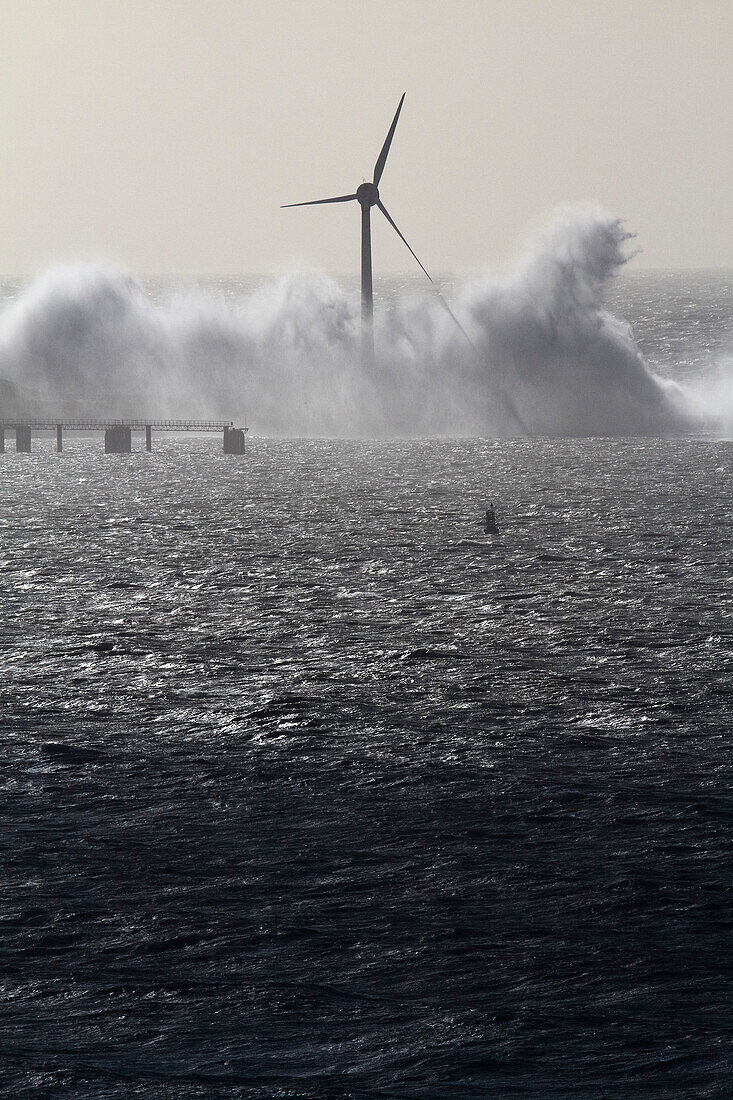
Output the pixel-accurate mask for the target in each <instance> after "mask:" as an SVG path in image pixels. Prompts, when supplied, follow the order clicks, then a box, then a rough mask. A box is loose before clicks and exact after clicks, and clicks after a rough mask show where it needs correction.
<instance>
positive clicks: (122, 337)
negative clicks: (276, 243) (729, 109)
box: [0, 206, 706, 436]
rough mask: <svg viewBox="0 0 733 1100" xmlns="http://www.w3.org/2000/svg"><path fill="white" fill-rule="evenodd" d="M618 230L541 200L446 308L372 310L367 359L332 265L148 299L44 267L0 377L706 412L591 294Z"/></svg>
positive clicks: (43, 394)
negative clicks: (527, 237)
mask: <svg viewBox="0 0 733 1100" xmlns="http://www.w3.org/2000/svg"><path fill="white" fill-rule="evenodd" d="M629 240H630V236H629V234H628V233H627V232H626V231H625V230H624V228H623V226H622V224H621V223H620V222H619V221H618V219H615V218H613V217H611V216H609V215H607V214H605V213H603V212H602V211H598V210H596V209H594V208H591V207H587V206H581V207H575V208H571V209H567V210H563V211H561V212H560V213H558V214H555V215H554V216H553V217H552V219H551V220H550V221H549V222H548V223H547V224H546V225H545V226H544V227H543V228H542V229H541V231H540V232H539V233H538V235H537V237H536V239H535V241H534V242H533V243H532V244H531V246H530V247H529V248H528V249H527V250H526V251H525V252H524V253H523V255H522V256H521V258H520V260H519V262H518V263H517V265H516V267H515V268H514V270H513V271H512V272H510V274H509V275H508V276H505V277H503V278H497V277H495V276H488V275H487V276H485V277H483V278H480V279H474V280H470V281H467V282H465V283H464V284H463V285H462V286H461V287H460V288H459V289H458V291H457V293H456V295H455V297H454V300H453V301H452V303H451V309H452V311H453V313H454V314H455V318H457V319H458V321H459V322H460V325H457V324H456V322H455V319H454V318H453V317H451V315H450V313H449V312H448V311H446V309H445V308H444V304H443V303H442V302H441V301H440V300H439V299H438V298H436V297H435V296H431V294H430V293H429V292H426V294H425V295H424V296H422V297H420V298H416V297H414V296H412V297H405V298H403V299H400V300H398V301H397V302H396V303H395V304H394V305H393V307H392V308H390V309H389V310H386V311H381V312H380V313H379V315H378V318H377V323H376V346H377V361H376V363H375V366H374V369H373V370H369V371H364V370H362V369H361V367H360V360H359V318H358V313H357V312H356V311H355V309H354V306H353V303H352V302H351V301H350V299H349V297H348V296H347V294H346V293H345V291H344V290H343V288H341V287H340V286H339V285H338V284H337V283H336V282H335V281H334V280H332V279H330V278H328V277H327V276H325V275H323V274H319V273H312V272H304V271H298V272H290V273H288V274H286V275H284V276H282V277H281V278H279V279H277V280H273V281H271V282H270V283H267V284H266V285H264V286H262V287H260V288H258V289H257V290H256V291H254V292H252V293H250V294H247V295H244V296H243V297H242V298H241V299H240V300H239V301H238V302H236V303H235V304H232V303H230V302H225V301H223V300H222V299H221V298H217V297H215V296H213V295H211V294H206V293H204V292H201V291H196V292H191V293H188V294H185V295H181V294H179V295H177V296H175V297H173V298H170V299H168V300H167V301H164V302H163V303H161V304H157V303H154V302H153V301H152V300H151V298H150V297H149V296H148V295H147V294H146V293H145V291H144V289H143V287H142V285H141V284H140V283H139V282H138V281H137V280H135V279H134V278H132V277H131V276H130V275H128V274H126V273H124V272H121V271H119V270H117V269H115V268H112V267H108V266H100V265H96V266H77V267H71V268H69V267H56V268H53V269H51V270H49V271H47V272H45V273H44V274H42V275H41V276H40V277H38V278H37V279H36V280H35V281H34V282H33V283H32V284H31V286H30V287H29V288H28V290H27V291H26V293H25V294H24V295H22V296H21V297H20V298H19V299H18V301H16V302H14V303H12V304H11V305H10V306H8V307H7V309H6V310H5V313H4V314H3V316H2V318H0V377H3V378H7V379H10V380H11V381H12V382H14V383H15V384H16V385H18V386H20V387H22V388H23V390H24V391H26V392H29V393H35V394H37V395H40V399H42V400H44V401H45V402H46V403H47V404H48V406H49V411H51V410H52V408H53V407H54V406H55V405H56V404H58V402H59V401H63V402H65V405H66V407H68V403H69V402H70V401H71V402H73V403H75V406H76V407H77V409H78V411H79V413H80V414H82V413H88V414H89V415H115V416H124V415H132V414H137V415H144V414H155V415H157V416H163V415H169V416H173V415H176V416H189V415H195V416H204V415H217V416H223V415H224V416H231V417H232V418H234V419H240V418H242V417H243V416H244V415H245V414H246V415H248V416H249V420H250V422H251V424H252V426H253V427H254V428H255V429H256V430H257V431H258V432H260V433H265V434H267V433H269V434H289V435H332V436H348V435H388V434H393V435H408V436H409V435H506V434H510V435H517V434H525V433H531V434H544V435H589V434H613V435H628V434H662V433H669V432H675V431H681V430H687V429H689V428H690V427H692V426H693V425H694V424H696V423H697V422H698V421H699V418H700V417H701V416H704V415H705V412H706V406H705V403H704V401H703V400H702V399H701V398H699V397H698V399H697V400H692V399H691V398H690V396H689V395H688V394H686V392H685V391H684V390H683V389H682V388H681V387H679V386H677V385H676V384H675V383H672V382H669V381H667V380H665V379H662V378H661V377H659V376H658V375H656V374H655V373H654V372H653V371H652V370H651V369H650V367H649V366H648V364H647V363H646V361H645V359H644V357H643V356H642V354H641V352H640V351H639V349H638V347H637V346H636V344H635V342H634V338H633V335H632V333H631V331H630V329H629V327H628V326H627V325H626V324H624V322H623V321H621V320H619V319H617V318H616V317H614V316H613V315H611V314H610V313H609V312H607V311H606V310H605V309H604V295H605V293H606V291H607V288H608V286H609V283H610V281H611V280H612V279H613V278H614V276H615V275H616V273H617V272H618V271H619V270H620V269H621V267H622V266H623V265H624V264H625V263H626V262H627V259H628V254H627V251H626V249H627V247H628V242H629Z"/></svg>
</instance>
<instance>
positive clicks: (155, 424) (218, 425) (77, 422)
mask: <svg viewBox="0 0 733 1100" xmlns="http://www.w3.org/2000/svg"><path fill="white" fill-rule="evenodd" d="M232 427H234V421H233V420H155V419H150V420H146V419H144V418H141V417H133V418H131V419H116V420H114V419H110V418H109V417H101V418H99V419H91V418H79V417H76V416H74V417H63V416H62V417H59V418H58V419H57V420H49V419H48V418H46V419H43V418H40V419H39V418H38V417H35V416H16V417H0V428H7V429H12V428H31V429H32V430H33V431H37V432H41V431H54V430H55V429H56V428H61V429H62V430H64V431H70V432H83V431H85V430H87V431H106V430H107V429H108V428H130V429H131V430H132V431H134V432H136V431H144V430H145V428H150V429H151V430H152V431H156V432H223V431H224V429H225V428H232Z"/></svg>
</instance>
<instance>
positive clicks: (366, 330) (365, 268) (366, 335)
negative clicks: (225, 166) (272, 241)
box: [280, 92, 433, 366]
mask: <svg viewBox="0 0 733 1100" xmlns="http://www.w3.org/2000/svg"><path fill="white" fill-rule="evenodd" d="M404 101H405V93H404V92H403V93H402V99H401V100H400V102H399V104H398V107H397V110H396V111H395V116H394V118H393V119H392V125H391V126H390V128H389V133H388V134H387V137H386V138H385V141H384V145H383V146H382V151H381V153H380V154H379V156H378V157H377V163H376V164H375V165H374V175H373V177H372V182H371V183H362V184H361V185H360V186H359V187H357V189H356V193H355V194H353V195H337V196H336V197H335V198H333V199H312V200H311V201H310V202H289V203H286V204H285V205H284V206H281V207H280V209H281V210H288V209H290V208H291V207H293V206H321V205H323V204H324V203H330V202H352V201H354V200H355V201H356V202H358V203H359V205H360V206H361V358H362V363H363V364H364V366H373V364H374V331H373V328H372V318H373V315H374V299H373V294H372V225H371V214H372V207H373V206H376V207H377V208H378V209H379V210H381V212H382V213H383V214H384V216H385V218H386V219H387V221H388V222H389V224H390V225H391V226H392V228H393V229H394V231H395V232H396V233H397V235H398V237H400V238H401V239H402V240H403V241H404V243H405V244H406V245H407V247H408V248H409V249H410V252H412V255H413V256H414V257H415V259H416V260H417V262H418V263H419V264H420V267H422V269H423V271H425V274H426V275H427V276H428V279H430V275H428V272H427V271H426V270H425V268H424V267H423V265H422V264H421V263H420V261H419V260H418V259H417V256H415V253H414V252H413V251H412V249H411V248H410V246H409V244H407V241H406V240H405V238H404V236H403V235H402V233H401V232H400V231H399V229H398V228H397V226H396V225H395V223H394V221H393V220H392V217H391V216H390V214H389V213H388V211H387V208H386V207H385V205H384V203H383V202H382V200H381V199H380V197H379V181H380V180H381V178H382V173H383V172H384V166H385V164H386V163H387V155H388V153H389V148H390V146H391V144H392V138H393V137H394V132H395V130H396V129H397V119H398V118H399V117H400V111H401V110H402V104H403V103H404ZM430 281H431V282H432V281H433V280H432V279H430Z"/></svg>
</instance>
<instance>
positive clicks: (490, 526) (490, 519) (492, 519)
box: [484, 504, 499, 535]
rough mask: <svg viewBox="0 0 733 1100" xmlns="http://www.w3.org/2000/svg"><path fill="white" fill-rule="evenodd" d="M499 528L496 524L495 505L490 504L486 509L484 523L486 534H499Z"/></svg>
mask: <svg viewBox="0 0 733 1100" xmlns="http://www.w3.org/2000/svg"><path fill="white" fill-rule="evenodd" d="M498 533H499V528H498V527H497V526H496V513H495V512H494V505H493V504H490V505H489V507H488V508H487V509H486V521H485V523H484V534H485V535H497V534H498Z"/></svg>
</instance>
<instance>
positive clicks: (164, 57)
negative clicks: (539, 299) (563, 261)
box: [0, 0, 733, 274]
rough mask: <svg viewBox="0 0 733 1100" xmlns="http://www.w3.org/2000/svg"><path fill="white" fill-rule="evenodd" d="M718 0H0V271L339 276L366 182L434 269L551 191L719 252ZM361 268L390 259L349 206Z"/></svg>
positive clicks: (516, 227)
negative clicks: (385, 149)
mask: <svg viewBox="0 0 733 1100" xmlns="http://www.w3.org/2000/svg"><path fill="white" fill-rule="evenodd" d="M732 74H733V2H731V0H679V2H678V0H630V2H626V0H359V2H355V0H0V91H1V99H0V135H1V137H2V163H1V164H0V270H2V271H4V272H5V273H8V274H11V273H30V272H32V271H35V270H37V269H38V268H39V267H41V266H43V265H44V264H46V263H47V262H49V261H52V260H67V259H79V258H82V259H86V258H91V259H96V258H100V257H103V258H107V259H111V260H114V261H118V262H120V263H122V264H124V265H126V266H127V267H129V268H131V269H132V270H134V271H136V272H139V273H155V272H170V273H173V272H201V273H205V272H221V273H239V272H242V273H246V272H250V273H260V272H261V273H265V272H269V271H273V270H277V269H280V268H282V267H284V266H286V265H287V264H289V263H290V262H291V261H293V260H298V261H305V262H307V263H309V264H310V265H312V266H315V267H320V268H324V269H326V270H327V271H331V272H333V273H345V272H353V273H354V274H356V273H358V267H359V207H358V205H357V204H356V203H354V204H348V205H347V204H344V205H340V206H327V207H320V208H319V207H316V208H310V209H308V208H306V209H303V210H280V209H279V206H280V204H281V203H287V202H297V201H302V200H306V199H312V198H321V197H325V196H329V195H339V194H344V193H348V192H351V191H354V190H355V189H356V187H357V186H358V184H359V183H360V182H361V181H362V179H364V178H370V177H371V174H372V170H373V167H374V161H375V159H376V157H377V154H378V152H379V149H380V147H381V145H382V142H383V140H384V137H385V135H386V132H387V129H388V127H389V123H390V121H391V118H392V115H393V113H394V111H395V108H396V106H397V102H398V100H399V97H400V95H401V93H402V92H403V91H406V92H407V97H406V100H405V106H404V109H403V111H402V117H401V119H400V123H399V126H398V128H397V134H396V137H395V140H394V144H393V146H392V152H391V155H390V158H389V161H388V164H387V168H386V170H385V172H384V176H383V178H382V183H381V185H380V190H381V193H382V198H383V200H384V202H385V205H386V206H387V208H388V209H389V211H390V213H391V214H392V216H393V218H394V219H395V221H396V222H397V224H398V225H399V227H400V229H401V230H402V231H403V233H404V234H405V236H406V237H407V239H408V240H409V241H410V243H411V244H412V246H413V247H414V249H415V251H416V252H417V254H418V255H419V256H420V258H421V259H422V260H423V262H424V263H425V265H426V266H427V267H428V269H432V270H434V271H435V272H438V273H440V272H450V271H467V270H479V269H485V268H494V267H498V266H500V265H502V264H503V263H505V262H506V260H507V259H508V258H509V257H511V255H512V254H513V253H514V252H515V251H516V249H517V248H518V246H519V244H520V242H521V241H522V240H523V239H524V238H525V237H526V235H527V233H528V232H529V231H530V229H531V226H532V225H533V224H534V223H536V222H537V221H538V220H539V219H540V218H541V217H542V215H543V213H544V212H545V211H546V210H548V208H551V207H553V206H555V205H557V204H559V203H564V202H569V201H575V200H579V199H586V200H591V201H594V202H597V203H599V204H601V205H602V206H604V207H605V208H606V209H608V210H610V211H612V212H613V213H615V214H618V215H620V216H621V217H623V218H624V219H625V220H626V222H627V224H628V226H629V228H630V229H632V230H634V231H635V232H636V233H637V234H638V237H639V240H638V243H639V244H640V246H641V247H642V249H643V253H642V255H641V256H640V257H638V259H637V260H635V267H637V268H641V267H657V268H659V267H662V268H664V267H674V268H680V267H730V266H733V213H732V212H731V199H730V195H731V179H732V178H733V137H732V134H733V123H732V119H731V109H732V107H733V75H732ZM373 248H374V262H375V268H376V269H377V270H379V271H381V272H389V271H392V272H397V271H403V270H411V269H412V266H413V263H414V262H413V261H412V259H411V257H410V256H409V253H407V251H406V250H405V248H404V245H402V244H401V242H400V241H399V240H398V239H397V238H396V237H395V235H394V233H393V231H392V230H391V229H390V228H389V226H388V225H387V224H386V223H385V222H384V220H383V219H382V218H381V216H380V215H379V214H378V213H376V212H375V215H374V227H373Z"/></svg>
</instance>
